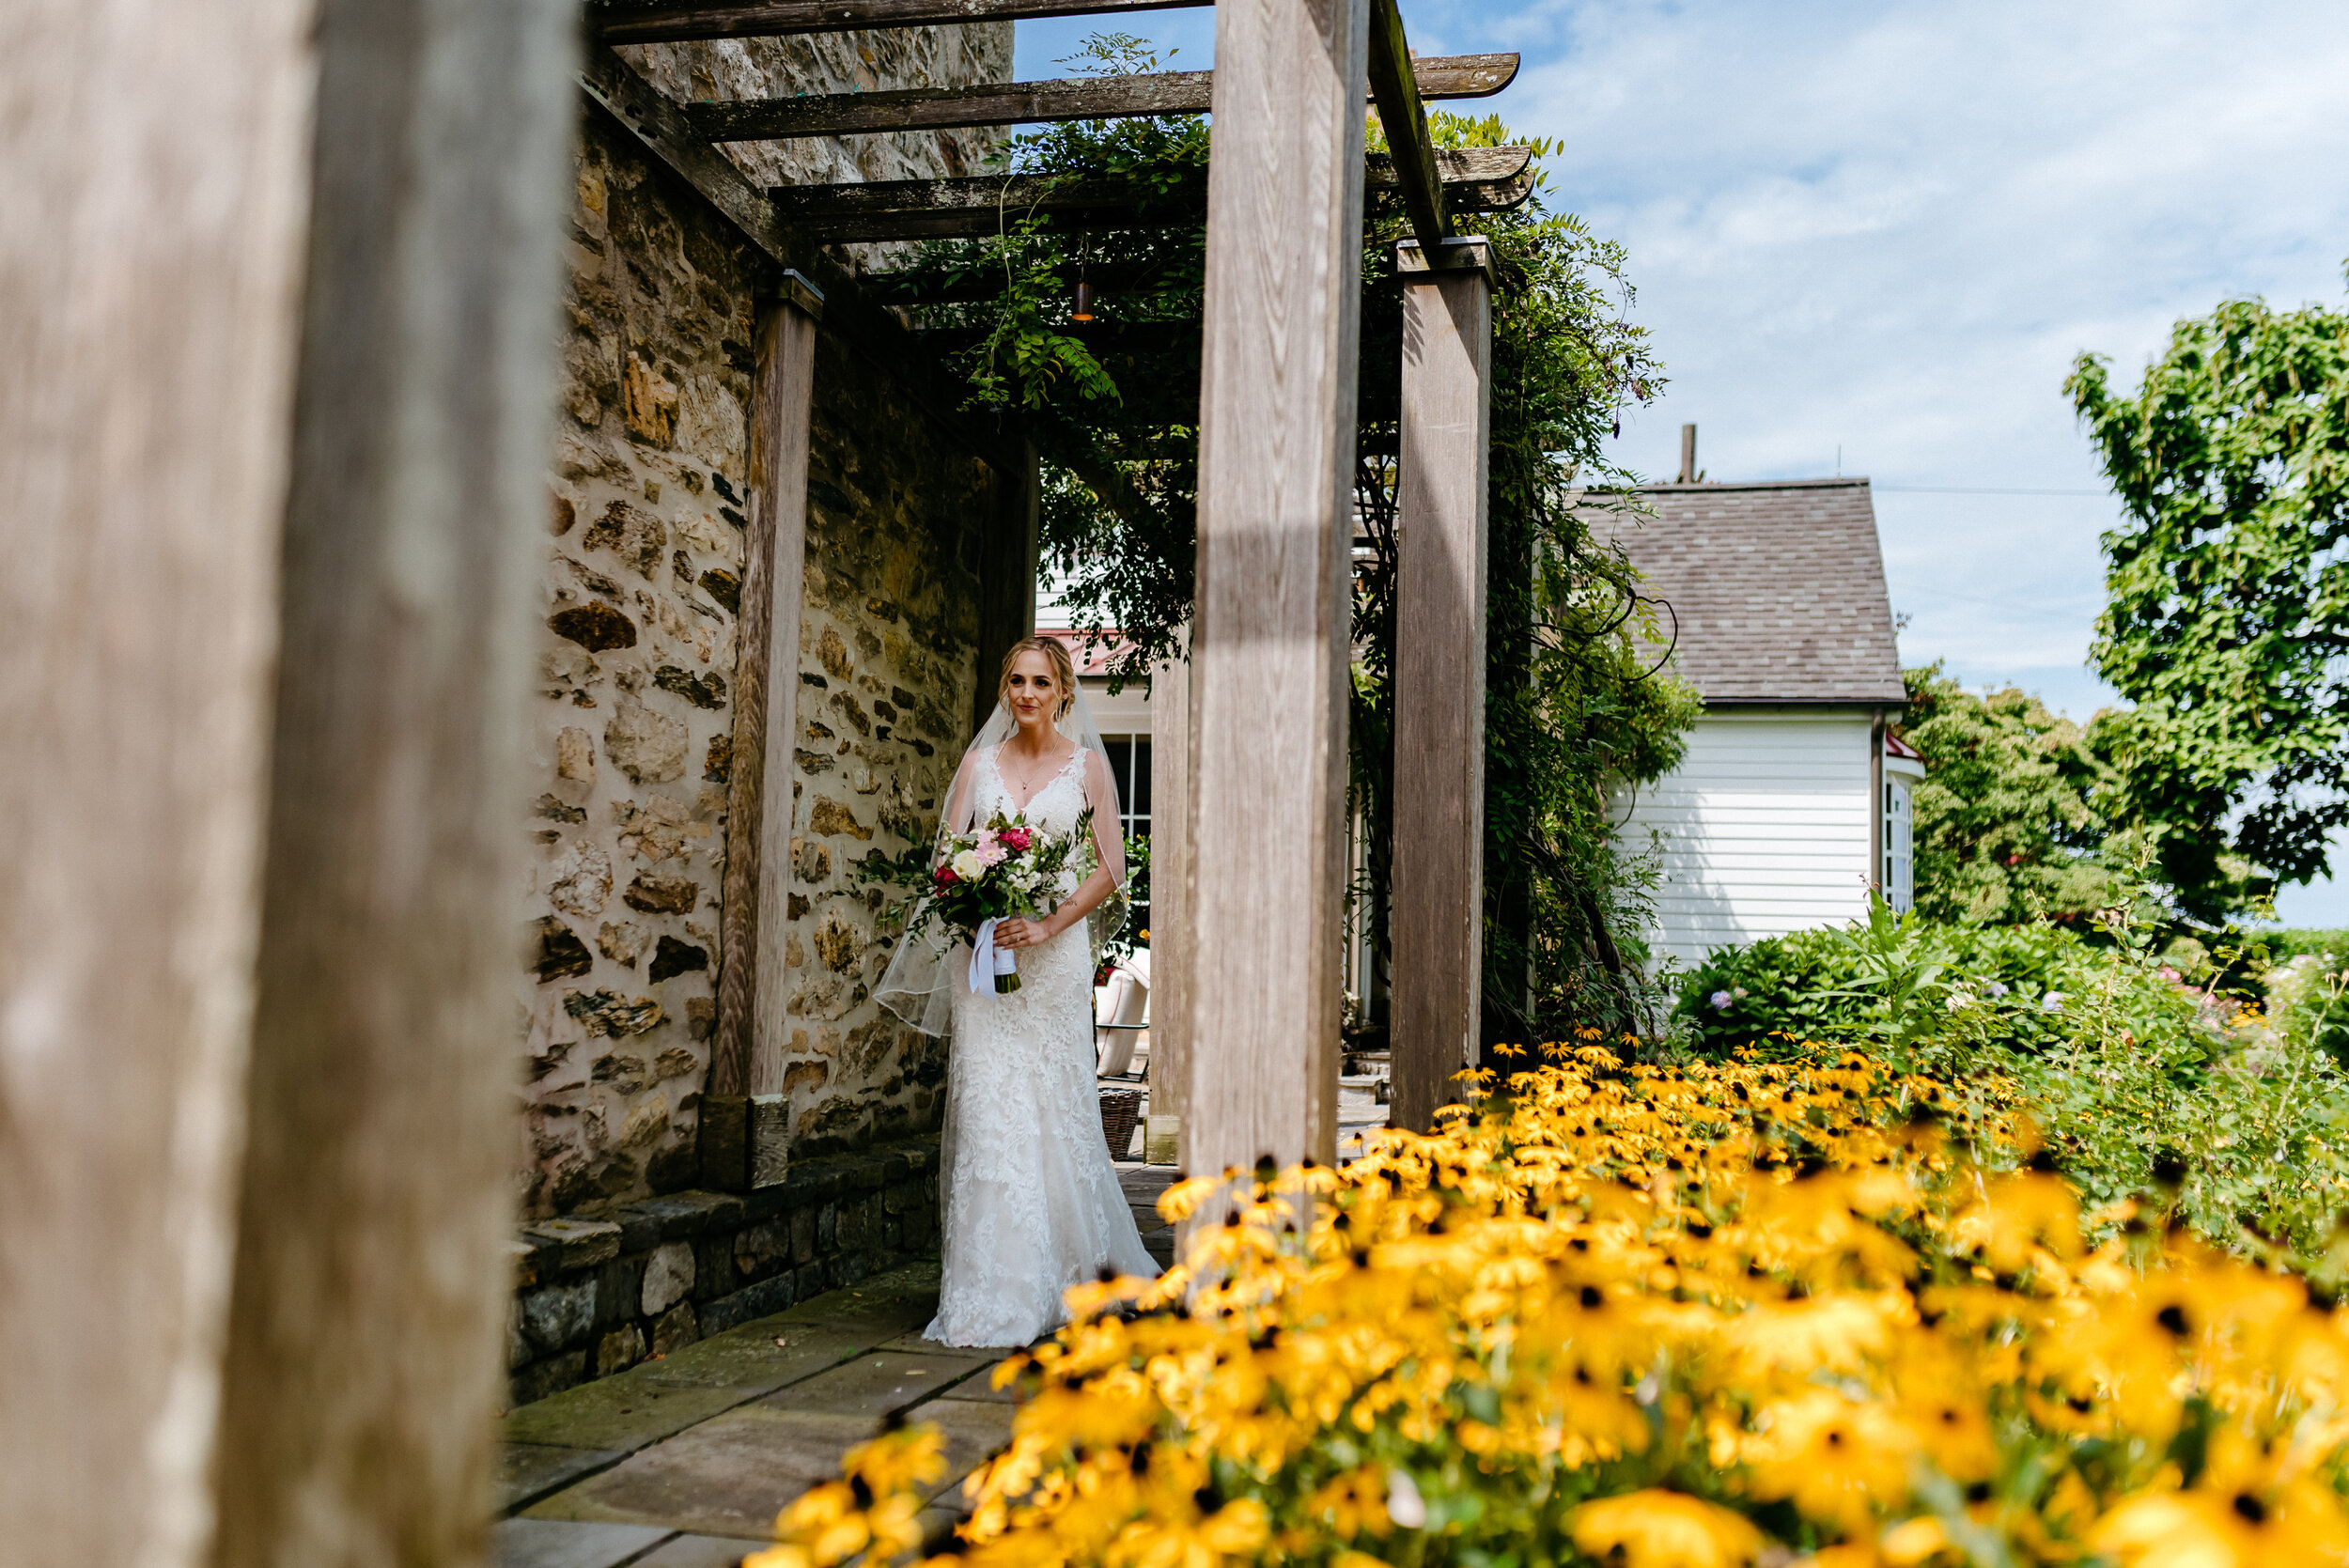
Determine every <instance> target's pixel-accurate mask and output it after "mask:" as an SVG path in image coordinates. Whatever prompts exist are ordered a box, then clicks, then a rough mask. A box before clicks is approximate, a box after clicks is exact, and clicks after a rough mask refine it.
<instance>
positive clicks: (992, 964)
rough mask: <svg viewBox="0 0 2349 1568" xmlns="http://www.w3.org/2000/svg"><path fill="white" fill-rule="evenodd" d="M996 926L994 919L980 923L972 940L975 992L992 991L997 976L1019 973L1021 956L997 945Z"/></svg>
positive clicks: (973, 986)
mask: <svg viewBox="0 0 2349 1568" xmlns="http://www.w3.org/2000/svg"><path fill="white" fill-rule="evenodd" d="M996 924H997V923H996V921H994V920H993V919H988V920H983V921H981V922H979V928H978V930H977V931H976V932H974V933H973V934H972V938H971V988H972V990H974V991H991V990H993V989H994V988H995V977H996V976H997V975H999V974H1017V973H1018V972H1019V955H1018V954H1016V953H1014V952H1013V951H1012V950H1011V949H1010V948H1007V947H997V946H996V945H995V926H996Z"/></svg>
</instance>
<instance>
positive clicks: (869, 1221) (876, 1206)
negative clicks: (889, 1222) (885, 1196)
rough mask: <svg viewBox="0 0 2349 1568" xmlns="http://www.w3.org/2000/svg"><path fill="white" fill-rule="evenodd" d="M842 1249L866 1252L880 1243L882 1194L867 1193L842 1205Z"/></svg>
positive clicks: (840, 1229) (840, 1227)
mask: <svg viewBox="0 0 2349 1568" xmlns="http://www.w3.org/2000/svg"><path fill="white" fill-rule="evenodd" d="M838 1234H839V1238H840V1250H842V1251H844V1252H866V1251H870V1250H872V1249H874V1248H875V1247H878V1246H879V1245H880V1194H879V1193H878V1192H873V1193H867V1194H865V1195H864V1196H863V1197H862V1198H859V1199H857V1200H855V1201H854V1202H853V1203H842V1204H841V1205H840V1221H839V1231H838Z"/></svg>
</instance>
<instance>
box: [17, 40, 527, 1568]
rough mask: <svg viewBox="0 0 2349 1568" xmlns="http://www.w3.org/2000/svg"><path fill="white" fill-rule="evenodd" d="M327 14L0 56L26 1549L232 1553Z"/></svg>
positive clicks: (54, 1559)
mask: <svg viewBox="0 0 2349 1568" xmlns="http://www.w3.org/2000/svg"><path fill="white" fill-rule="evenodd" d="M310 12H311V6H310V5H309V4H308V3H306V0H239V3H236V4H222V3H216V0H186V3H184V4H178V3H160V0H158V3H139V0H23V4H20V5H16V6H13V7H12V8H11V9H10V13H9V27H8V32H9V35H10V38H11V43H10V47H9V49H8V52H7V54H6V55H5V56H0V104H5V105H7V107H6V109H5V110H0V212H5V213H6V214H7V218H6V220H5V221H0V494H5V495H7V496H8V505H7V506H6V507H5V508H0V556H4V557H5V559H6V560H7V562H8V566H7V567H6V569H5V570H0V611H4V612H5V614H4V615H0V620H4V621H5V624H6V626H7V627H8V638H7V642H6V643H5V644H0V737H6V740H5V743H0V820H5V821H6V822H7V823H8V829H7V831H6V832H4V833H0V889H5V890H6V892H5V893H4V894H0V1194H5V1195H6V1197H5V1200H0V1343H6V1344H7V1345H8V1348H9V1356H10V1358H11V1360H12V1361H13V1362H14V1363H15V1364H14V1365H13V1366H12V1367H11V1368H10V1370H9V1372H8V1381H7V1391H6V1392H5V1393H0V1454H6V1455H7V1456H8V1457H7V1461H6V1463H4V1464H0V1519H5V1520H6V1521H7V1524H6V1530H7V1538H6V1546H5V1548H4V1549H0V1557H4V1558H6V1559H7V1560H8V1561H10V1562H12V1563H23V1564H27V1565H32V1564H42V1565H46V1564H53V1563H101V1562H118V1563H137V1564H140V1565H141V1568H192V1565H194V1564H196V1563H199V1562H201V1561H202V1560H203V1559H204V1556H205V1554H206V1552H207V1550H208V1547H209V1544H210V1534H211V1524H212V1506H211V1499H210V1477H209V1473H208V1472H209V1468H210V1463H211V1453H212V1444H213V1436H214V1433H213V1424H212V1413H213V1411H214V1410H215V1408H216V1406H217V1401H218V1398H219V1394H220V1347H221V1341H222V1335H223V1333H224V1330H225V1325H226V1317H227V1305H228V1281H229V1270H230V1261H231V1258H232V1256H233V1252H234V1240H235V1233H234V1228H233V1225H232V1219H233V1215H234V1211H235V1203H236V1189H237V1169H238V1160H239V1157H240V1151H241V1146H242V1137H243V1122H244V1114H243V1089H244V1081H245V1067H246V1061H247V1041H248V1038H249V1029H250V1023H251V1018H252V1007H253V955H254V951H255V946H256V943H257V939H258V932H259V928H260V877H259V873H258V866H259V862H260V843H261V835H262V831H263V825H264V823H265V822H266V820H267V818H268V815H269V813H268V804H267V794H266V791H267V787H268V761H267V759H268V740H269V702H270V684H271V672H272V663H273V660H274V656H275V651H276V640H277V629H276V628H277V558H278V548H279V540H280V537H281V531H282V527H283V519H284V511H285V487H286V473H287V465H288V410H289V409H290V408H291V406H292V400H293V380H294V346H295V343H296V341H297V339H298V337H299V329H300V323H301V318H302V303H301V293H302V267H303V196H304V191H305V188H306V187H307V185H308V182H309V176H308V169H309V134H308V127H309V112H310V80H309V25H310ZM507 1054H509V1055H510V1052H509V1053H507Z"/></svg>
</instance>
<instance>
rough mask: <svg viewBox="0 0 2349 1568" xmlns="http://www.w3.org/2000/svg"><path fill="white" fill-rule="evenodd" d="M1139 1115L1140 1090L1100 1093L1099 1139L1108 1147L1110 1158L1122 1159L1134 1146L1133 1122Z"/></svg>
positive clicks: (1115, 1090) (1104, 1091)
mask: <svg viewBox="0 0 2349 1568" xmlns="http://www.w3.org/2000/svg"><path fill="white" fill-rule="evenodd" d="M1141 1114H1142V1091H1141V1090H1139V1089H1104V1090H1102V1091H1101V1137H1102V1139H1103V1140H1104V1141H1106V1142H1107V1143H1108V1144H1109V1146H1110V1158H1112V1159H1124V1158H1125V1157H1126V1151H1127V1150H1128V1149H1130V1148H1132V1147H1133V1146H1134V1122H1135V1119H1136V1118H1138V1117H1139V1116H1140V1115H1141Z"/></svg>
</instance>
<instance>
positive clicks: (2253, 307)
mask: <svg viewBox="0 0 2349 1568" xmlns="http://www.w3.org/2000/svg"><path fill="white" fill-rule="evenodd" d="M2064 390H2065V391H2066V392H2067V393H2068V394H2069V395H2070V396H2071V397H2072V401H2073V406H2074V407H2075V408H2076V409H2077V411H2078V413H2079V415H2080V418H2081V419H2082V420H2083V421H2084V422H2085V423H2086V424H2087V426H2088V428H2089V432H2090V434H2091V436H2092V439H2093V440H2094V442H2095V443H2096V448H2097V454H2098V457H2099V458H2100V460H2101V462H2102V464H2103V467H2104V470H2105V473H2106V474H2107V475H2108V477H2109V478H2110V479H2111V481H2112V485H2113V488H2114V489H2115V490H2116V491H2118V493H2119V495H2120V497H2121V501H2122V504H2123V505H2124V506H2125V507H2126V509H2127V519H2126V520H2125V521H2124V522H2123V524H2122V525H2121V526H2120V527H2118V528H2116V529H2114V530H2113V531H2112V532H2110V533H2108V534H2107V535H2106V536H2104V550H2105V559H2106V563H2107V573H2106V586H2107V591H2108V604H2107V606H2106V609H2105V612H2104V614H2103V615H2102V617H2101V618H2100V619H2099V621H2098V623H2097V637H2096V643H2095V649H2094V658H2095V661H2096V667H2097V668H2098V669H2099V670H2100V671H2101V672H2102V673H2103V675H2104V676H2105V678H2106V679H2107V680H2108V681H2110V682H2111V683H2112V684H2113V685H2114V686H2115V687H2116V688H2118V689H2119V690H2120V691H2121V692H2122V693H2123V695H2124V696H2126V697H2128V698H2129V699H2130V701H2131V702H2133V703H2134V704H2135V705H2136V706H2135V708H2134V709H2133V710H2132V711H2129V712H2126V713H2120V714H2114V715H2110V716H2108V717H2107V718H2106V719H2104V720H2101V721H2100V722H2099V723H2098V725H2097V734H2096V739H2097V742H2098V744H2099V746H2100V748H2101V749H2103V750H2104V751H2106V753H2108V755H2109V756H2110V757H2111V759H2112V760H2113V762H2114V764H2115V767H2116V769H2117V775H2118V786H2119V788H2118V793H2119V795H2120V797H2121V814H2122V815H2124V816H2127V817H2131V818H2135V819H2139V820H2141V821H2142V822H2143V824H2144V827H2145V831H2146V833H2147V835H2148V838H2149V840H2150V841H2151V843H2152V845H2153V847H2154V849H2155V854H2156V855H2157V857H2158V862H2159V865H2160V869H2161V871H2162V873H2163V875H2164V877H2166V879H2167V880H2168V881H2169V882H2170V885H2171V886H2172V887H2173V888H2174V889H2175V890H2176V892H2177V894H2178V898H2179V903H2180V906H2181V908H2184V910H2185V911H2186V913H2188V914H2191V915H2194V916H2197V917H2199V918H2202V919H2217V918H2220V917H2223V916H2224V915H2225V914H2227V913H2228V912H2230V911H2231V910H2232V909H2235V908H2241V907H2243V906H2244V905H2245V904H2247V903H2248V902H2249V901H2250V900H2251V899H2252V898H2253V897H2255V896H2257V895H2258V894H2259V893H2262V892H2264V891H2268V890H2269V889H2271V888H2272V886H2273V883H2274V881H2276V880H2279V879H2280V880H2283V881H2295V882H2297V881H2306V880H2308V879H2309V878H2310V877H2315V876H2318V875H2320V874H2322V873H2323V872H2324V871H2325V869H2326V837H2327V835H2328V834H2329V833H2330V832H2331V831H2332V830H2334V829H2335V828H2337V827H2340V826H2341V824H2342V823H2344V822H2349V658H2344V656H2345V655H2349V565H2344V560H2343V554H2344V549H2349V312H2345V311H2342V310H2329V309H2326V308H2325V307H2323V306H2319V305H2308V306H2304V307H2302V308H2301V309H2298V310H2293V311H2278V310H2272V309H2270V308H2269V307H2268V306H2267V305H2266V304H2265V303H2263V302H2261V301H2259V300H2256V299H2254V300H2235V301H2230V302H2229V303H2225V304H2222V305H2220V306H2219V307H2218V308H2217V310H2216V311H2214V312H2213V313H2212V314H2211V315H2209V316H2208V317H2204V318H2197V319H2191V320H2186V321H2181V322H2179V323H2178V324H2177V325H2176V327H2175V328H2174V329H2172V331H2171V333H2170V346H2169V348H2168V349H2167V350H2166V351H2165V352H2164V353H2163V355H2162V356H2161V357H2160V358H2159V359H2158V360H2156V361H2155V362H2154V363H2153V365H2150V366H2149V367H2148V368H2147V369H2146V372H2145V377H2144V381H2143V384H2142V385H2141V386H2140V387H2139V391H2138V394H2137V396H2134V397H2123V396H2117V395H2116V394H2115V393H2114V392H2113V390H2112V388H2111V385H2110V366H2109V364H2108V362H2107V361H2105V360H2104V359H2102V358H2099V357H2098V356H2095V355H2093V354H2082V355H2081V356H2080V357H2079V359H2078V360H2077V362H2076V363H2075V365H2074V366H2073V369H2072V374H2071V376H2070V378H2069V379H2068V380H2066V381H2065V382H2064Z"/></svg>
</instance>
